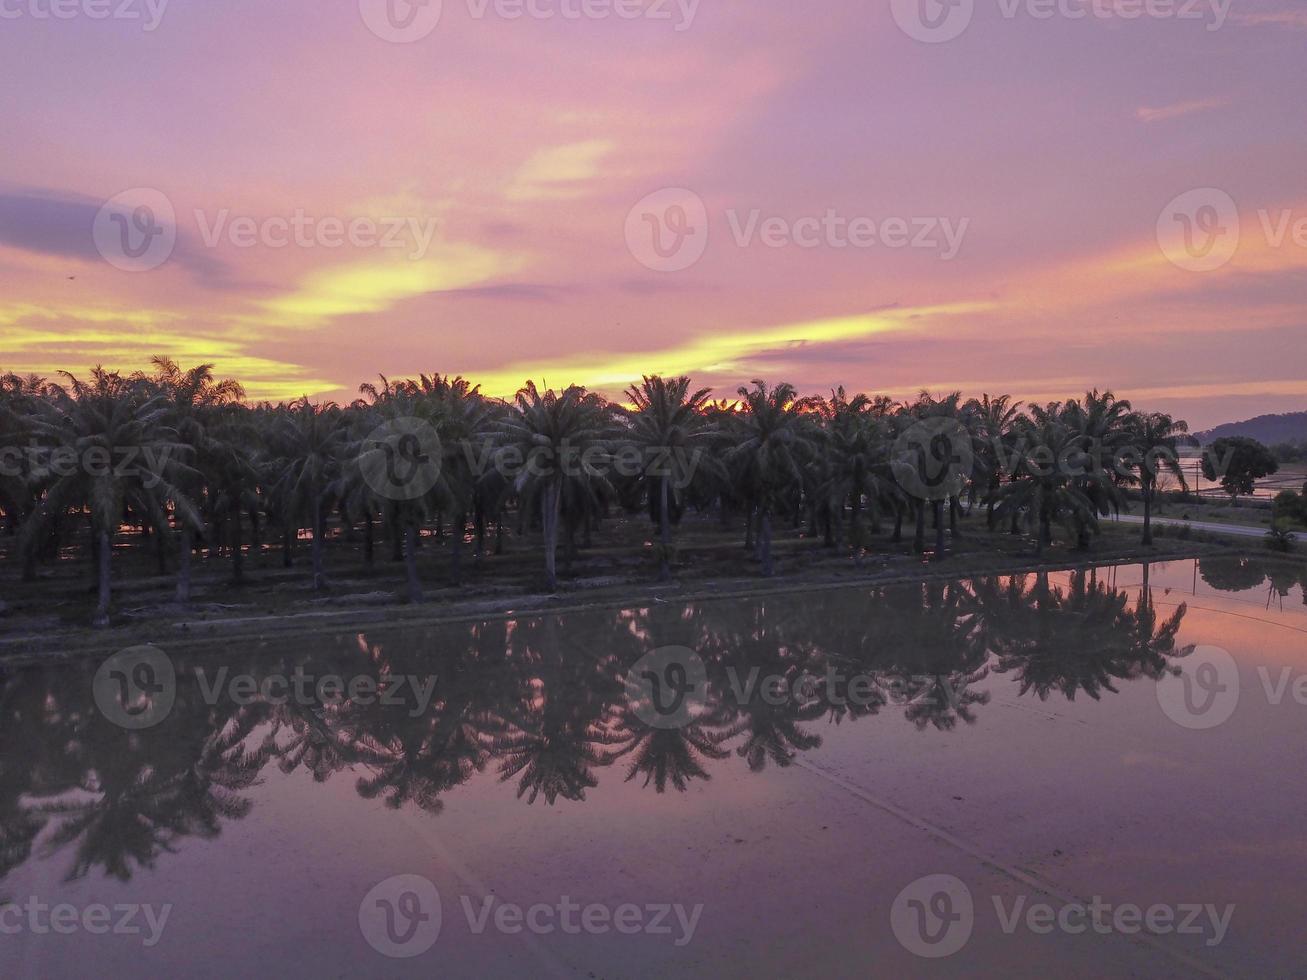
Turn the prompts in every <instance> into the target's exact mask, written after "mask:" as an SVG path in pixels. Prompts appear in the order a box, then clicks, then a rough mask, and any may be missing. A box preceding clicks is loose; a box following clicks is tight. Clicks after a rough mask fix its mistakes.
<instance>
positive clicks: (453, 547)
mask: <svg viewBox="0 0 1307 980" xmlns="http://www.w3.org/2000/svg"><path fill="white" fill-rule="evenodd" d="M466 527H467V515H466V514H464V513H462V512H461V511H460V512H459V514H458V520H457V521H456V522H455V523H454V524H453V525H452V526H451V527H450V529H449V530H450V535H451V538H452V540H451V542H450V549H449V578H450V580H451V581H452V582H453V583H454V584H455V585H458V584H459V583H460V582H461V581H462V578H463V531H464V529H465V528H466Z"/></svg>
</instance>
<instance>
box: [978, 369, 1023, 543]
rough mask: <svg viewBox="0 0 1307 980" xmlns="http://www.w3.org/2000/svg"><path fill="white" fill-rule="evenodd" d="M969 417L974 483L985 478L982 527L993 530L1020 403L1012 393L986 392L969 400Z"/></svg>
mask: <svg viewBox="0 0 1307 980" xmlns="http://www.w3.org/2000/svg"><path fill="white" fill-rule="evenodd" d="M968 407H969V409H970V411H971V414H972V417H973V418H974V419H975V420H976V428H977V434H978V435H979V437H980V438H979V439H978V440H977V450H978V451H977V452H976V463H977V469H978V470H979V472H978V473H977V484H973V486H975V485H978V483H979V480H980V478H983V479H984V480H985V481H986V484H987V488H986V493H985V526H986V528H987V529H988V530H990V531H992V530H994V507H995V506H996V504H997V503H998V488H999V485H1000V484H1001V483H1002V482H1003V477H1004V476H1007V475H1010V474H1009V473H1008V472H1007V470H1008V466H1007V462H1008V460H1009V458H1010V448H1011V445H1012V433H1013V430H1014V428H1015V427H1016V424H1017V420H1018V419H1019V418H1020V417H1021V402H1014V401H1013V400H1012V396H1011V395H999V396H997V397H994V398H991V397H990V396H989V395H988V394H984V395H982V396H981V397H980V398H979V399H972V401H971V402H969V403H968Z"/></svg>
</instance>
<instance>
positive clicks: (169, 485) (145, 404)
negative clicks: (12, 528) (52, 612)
mask: <svg viewBox="0 0 1307 980" xmlns="http://www.w3.org/2000/svg"><path fill="white" fill-rule="evenodd" d="M64 377H65V378H66V379H67V382H68V385H67V387H66V388H65V387H63V386H60V385H52V386H51V397H50V398H49V399H42V400H39V401H37V402H36V403H35V407H36V411H35V413H34V414H33V416H32V417H31V419H30V422H29V425H30V431H31V433H32V435H33V437H34V438H35V439H37V440H39V441H40V442H41V444H42V445H43V446H44V447H45V449H46V450H47V451H49V453H50V454H51V455H50V457H49V458H50V459H51V460H54V459H56V458H63V459H71V460H73V461H74V465H72V466H67V465H52V466H51V472H50V474H49V475H48V479H49V482H48V484H47V485H46V488H45V496H44V499H43V500H42V502H41V505H40V506H39V507H38V508H36V510H35V511H34V512H33V513H32V514H31V515H30V517H29V519H28V521H27V524H26V525H25V529H24V530H25V535H24V538H25V545H26V546H27V547H35V544H36V541H37V540H38V538H39V536H40V535H41V533H42V532H43V531H44V530H45V527H46V524H47V521H48V520H49V519H50V518H51V517H52V516H53V515H55V514H60V513H63V512H65V511H66V510H67V509H68V508H69V507H73V506H82V505H86V506H88V507H89V508H90V512H91V530H92V541H93V549H92V550H93V551H94V554H95V557H96V564H97V575H98V580H99V595H98V600H97V604H96V609H95V615H94V619H93V625H95V626H97V627H102V626H107V625H109V603H110V600H111V587H110V562H111V558H112V548H113V538H114V537H115V536H116V534H117V533H118V528H119V525H120V524H121V523H122V519H123V515H124V510H125V507H126V506H128V505H130V506H131V508H132V511H133V513H136V514H141V515H146V516H147V517H148V519H149V520H150V522H151V523H152V525H153V526H154V528H155V530H156V532H157V533H159V534H163V535H166V534H167V533H168V515H167V507H166V504H167V501H168V500H172V501H174V502H175V503H176V506H177V508H178V511H179V513H180V514H182V515H183V519H184V520H190V521H192V522H194V521H197V520H198V518H197V517H196V515H195V512H194V508H193V506H192V504H191V502H190V501H189V500H188V499H187V497H186V495H185V494H184V493H183V492H182V491H181V490H180V488H179V487H178V486H177V482H178V480H186V479H193V478H194V477H195V476H196V475H197V474H196V473H195V470H194V469H193V468H191V467H190V466H189V465H188V464H187V463H184V462H183V461H182V457H183V455H184V454H186V453H187V452H188V451H189V447H187V446H186V445H185V444H184V443H183V442H181V441H180V440H179V439H178V437H177V432H176V430H175V429H172V428H171V427H169V426H166V425H165V424H164V421H165V419H166V418H167V416H168V412H169V407H168V404H167V402H166V400H165V399H164V397H163V396H162V395H151V394H149V392H148V391H147V390H145V389H144V388H143V387H142V386H141V385H140V384H139V383H137V382H135V381H132V380H129V379H125V378H123V377H122V376H121V375H119V374H117V373H114V372H108V371H105V370H103V369H102V368H99V367H97V368H95V369H94V370H93V371H92V372H91V377H90V379H89V380H88V381H85V382H84V381H81V380H80V379H78V378H77V377H75V376H74V375H71V374H67V373H64Z"/></svg>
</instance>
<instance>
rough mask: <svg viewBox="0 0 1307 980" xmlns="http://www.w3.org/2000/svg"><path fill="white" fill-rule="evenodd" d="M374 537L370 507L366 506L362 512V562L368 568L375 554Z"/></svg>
mask: <svg viewBox="0 0 1307 980" xmlns="http://www.w3.org/2000/svg"><path fill="white" fill-rule="evenodd" d="M375 539H376V528H375V526H374V525H373V523H372V508H370V507H368V508H365V509H364V512H363V564H364V565H366V566H367V567H368V568H371V567H372V561H373V558H374V556H375Z"/></svg>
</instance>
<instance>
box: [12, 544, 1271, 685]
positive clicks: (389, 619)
mask: <svg viewBox="0 0 1307 980" xmlns="http://www.w3.org/2000/svg"><path fill="white" fill-rule="evenodd" d="M1106 543H1107V542H1103V544H1106ZM1249 550H1250V549H1248V548H1247V547H1246V546H1245V547H1239V546H1237V545H1234V544H1225V543H1214V542H1202V541H1185V542H1183V544H1180V543H1177V545H1176V546H1175V547H1158V546H1154V548H1153V549H1144V548H1143V547H1142V546H1139V545H1138V544H1133V545H1131V546H1129V547H1119V548H1108V547H1102V548H1101V549H1100V550H1098V551H1096V552H1094V553H1091V554H1084V555H1079V556H1076V555H1072V554H1065V553H1064V554H1061V555H1053V556H1045V557H1044V558H1042V559H1039V560H1036V559H1035V558H1034V556H1033V555H1022V554H1009V553H1002V552H1000V551H998V550H991V551H977V552H965V553H961V554H954V555H951V556H949V558H947V559H946V560H944V561H942V562H938V563H934V562H929V561H928V560H927V559H924V558H922V557H921V556H915V555H909V556H902V555H877V556H871V557H868V558H867V559H865V560H864V563H863V565H862V567H861V568H860V569H858V568H856V567H855V566H854V565H853V562H852V559H847V562H848V564H847V567H844V568H842V569H825V570H822V569H817V568H809V569H804V570H802V571H800V572H799V573H798V574H794V575H791V576H788V577H785V578H781V577H777V578H772V579H759V578H758V577H757V576H756V575H754V576H744V575H742V576H725V577H707V578H705V577H694V576H686V577H684V578H682V579H681V580H679V581H677V580H673V581H672V582H665V583H660V582H656V581H647V582H643V583H641V582H636V581H626V582H621V583H613V584H612V585H608V586H601V587H598V588H594V589H591V590H588V591H584V592H583V591H582V589H584V588H585V587H584V585H582V586H581V587H579V588H576V589H573V590H565V591H559V592H555V593H550V594H545V593H518V594H514V595H511V596H509V595H503V596H498V597H488V596H484V595H480V596H478V595H467V596H466V597H464V598H455V599H429V600H428V601H427V602H424V603H421V604H419V605H416V606H413V605H409V604H407V603H403V602H400V601H390V602H386V603H384V604H380V603H377V602H376V601H371V602H357V601H356V602H353V603H350V602H348V600H349V599H357V598H368V599H375V597H376V595H377V593H372V594H368V595H366V596H359V597H355V596H343V597H341V598H340V600H338V601H339V604H340V608H331V609H308V610H294V611H293V610H286V611H281V612H277V613H272V614H264V615H256V616H234V617H218V618H207V617H197V616H195V615H194V614H192V615H190V616H187V615H185V614H184V613H183V612H182V611H181V610H178V611H177V613H175V614H163V613H162V609H161V616H160V618H161V619H164V620H166V622H154V623H151V624H149V625H148V626H147V625H145V624H142V623H140V622H136V623H126V624H123V625H121V626H117V627H114V628H112V629H108V630H95V629H92V628H90V627H82V628H76V629H70V630H68V631H67V632H66V633H61V634H59V635H57V636H51V637H49V638H48V639H46V640H42V639H41V638H39V637H37V636H33V635H31V633H28V634H23V633H19V634H18V635H15V636H7V637H3V638H0V665H5V666H25V665H30V664H37V663H50V662H51V661H70V660H76V659H80V658H84V657H87V656H91V655H94V654H97V653H103V652H104V650H105V649H106V648H113V649H115V650H117V649H122V648H124V647H129V646H134V645H138V644H156V645H166V646H168V647H169V648H177V647H184V648H190V647H202V646H206V645H214V644H220V643H223V642H225V641H232V640H244V639H251V638H272V637H285V636H289V635H292V634H293V635H296V636H298V637H304V636H315V635H321V634H323V633H333V632H339V631H341V630H342V629H346V628H350V625H352V624H367V625H370V626H374V627H375V626H381V627H385V628H396V629H402V628H425V627H434V626H440V625H444V624H450V623H460V622H469V621H493V620H503V619H513V618H523V617H530V616H533V615H539V614H545V613H548V614H560V613H575V612H584V611H589V610H595V609H621V608H626V607H630V606H635V605H641V604H645V603H652V602H668V601H676V602H706V601H711V600H717V599H721V600H738V599H755V598H765V597H767V596H773V595H790V594H797V593H805V592H824V591H834V590H838V589H848V588H860V587H877V586H888V585H907V584H912V583H916V582H928V581H955V580H960V579H970V578H976V577H980V576H988V575H1016V574H1036V573H1038V572H1059V571H1069V570H1074V569H1081V568H1095V567H1105V566H1119V565H1135V564H1142V563H1144V562H1148V563H1164V562H1171V561H1184V560H1192V559H1195V558H1202V557H1208V556H1224V555H1229V556H1238V555H1245V554H1247V553H1248V551H1249ZM1266 557H1267V558H1271V557H1278V558H1284V559H1287V560H1289V561H1293V560H1294V558H1293V556H1271V555H1269V554H1268V555H1266ZM904 558H906V559H907V560H908V562H910V563H911V565H912V566H913V567H905V564H907V563H906V562H904V561H902V560H901V559H904ZM895 559H900V561H895ZM823 571H824V572H825V574H822V572H823ZM832 571H835V572H837V573H838V574H836V575H832V574H831V572H832ZM315 601H316V602H318V603H323V604H326V603H331V602H333V600H332V599H331V598H326V599H319V600H315ZM23 645H28V646H29V647H32V646H35V647H37V649H29V650H27V651H23V652H19V651H18V650H16V649H15V648H18V647H21V646H23Z"/></svg>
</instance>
